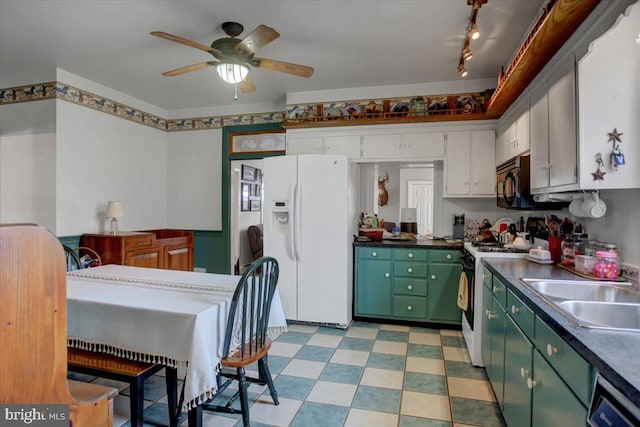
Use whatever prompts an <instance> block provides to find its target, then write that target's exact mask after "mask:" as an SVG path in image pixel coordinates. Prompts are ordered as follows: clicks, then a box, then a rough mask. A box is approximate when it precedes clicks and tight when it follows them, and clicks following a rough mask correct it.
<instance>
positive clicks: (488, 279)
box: [482, 267, 493, 289]
mask: <svg viewBox="0 0 640 427" xmlns="http://www.w3.org/2000/svg"><path fill="white" fill-rule="evenodd" d="M482 281H483V282H484V285H485V286H486V287H487V288H489V289H491V286H492V281H493V274H492V273H491V271H489V269H488V268H487V267H483V268H482Z"/></svg>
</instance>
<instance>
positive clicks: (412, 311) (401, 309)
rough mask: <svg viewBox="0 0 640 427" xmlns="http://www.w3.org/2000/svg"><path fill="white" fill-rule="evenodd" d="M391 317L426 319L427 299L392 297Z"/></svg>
mask: <svg viewBox="0 0 640 427" xmlns="http://www.w3.org/2000/svg"><path fill="white" fill-rule="evenodd" d="M393 316H394V317H408V318H411V319H425V318H426V317H427V299H426V298H424V297H410V296H394V297H393Z"/></svg>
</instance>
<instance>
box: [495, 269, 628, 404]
mask: <svg viewBox="0 0 640 427" xmlns="http://www.w3.org/2000/svg"><path fill="white" fill-rule="evenodd" d="M483 262H484V264H485V265H487V266H488V267H489V268H490V269H491V270H492V271H493V272H494V274H496V275H497V276H498V277H499V278H500V279H501V280H502V281H503V282H505V284H506V285H507V286H508V287H509V288H510V289H511V290H513V291H514V293H515V294H517V295H518V296H519V297H520V298H522V299H523V301H524V302H525V303H528V305H529V306H530V307H531V308H532V309H533V310H534V312H535V313H536V314H537V315H538V316H539V317H540V318H541V319H542V320H544V321H545V323H547V324H548V325H549V326H550V327H551V328H552V329H553V330H554V331H556V332H557V333H558V334H559V335H560V336H561V337H563V338H564V340H565V341H566V342H567V343H569V345H571V347H573V348H574V349H575V350H576V351H577V352H578V353H580V354H581V355H582V357H584V358H585V360H587V361H588V362H589V363H591V364H592V365H593V367H594V368H595V369H596V370H597V371H598V372H600V373H601V374H602V375H603V376H604V377H605V378H607V379H608V380H609V381H610V382H611V383H612V384H613V385H615V386H616V387H617V388H618V389H619V390H620V391H621V392H622V393H623V394H624V395H625V396H627V397H628V398H629V399H630V400H631V401H632V402H633V403H634V404H635V405H636V406H640V332H623V331H612V330H601V329H588V328H583V327H580V326H578V325H577V324H576V323H574V322H573V321H572V320H569V318H567V317H565V315H564V314H561V312H560V311H558V310H559V309H557V308H555V306H554V305H552V304H550V303H548V302H546V301H545V300H544V299H542V298H540V297H539V296H538V294H536V293H535V292H533V291H532V290H530V288H529V287H527V286H526V285H524V284H523V283H522V282H520V281H519V280H518V279H520V278H536V279H563V280H588V279H582V278H581V277H579V276H577V275H575V274H572V273H571V272H568V271H565V270H562V269H560V268H558V267H554V266H552V265H540V264H535V263H533V262H530V261H527V260H514V259H511V260H508V259H500V258H485V259H483Z"/></svg>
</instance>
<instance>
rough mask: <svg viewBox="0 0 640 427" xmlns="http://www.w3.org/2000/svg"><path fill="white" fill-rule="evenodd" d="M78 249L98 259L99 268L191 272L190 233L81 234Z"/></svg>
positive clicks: (130, 232) (166, 230) (155, 231)
mask: <svg viewBox="0 0 640 427" xmlns="http://www.w3.org/2000/svg"><path fill="white" fill-rule="evenodd" d="M80 246H87V247H89V248H91V249H93V250H95V251H96V252H98V254H99V255H100V258H101V259H102V264H120V265H132V266H135V267H149V268H164V269H168V270H187V271H193V231H183V230H168V229H161V230H145V231H121V232H120V233H119V234H117V235H113V234H83V235H82V237H81V238H80Z"/></svg>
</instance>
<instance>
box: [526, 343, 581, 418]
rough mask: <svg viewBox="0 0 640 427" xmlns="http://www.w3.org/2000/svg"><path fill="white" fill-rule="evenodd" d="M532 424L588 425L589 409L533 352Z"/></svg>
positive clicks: (545, 362) (536, 352) (541, 358)
mask: <svg viewBox="0 0 640 427" xmlns="http://www.w3.org/2000/svg"><path fill="white" fill-rule="evenodd" d="M530 385H531V387H532V390H533V401H532V408H531V425H532V427H554V426H557V427H569V426H586V425H587V409H586V408H585V407H584V406H582V403H580V400H578V398H577V397H576V396H575V395H574V394H573V393H572V392H571V390H570V389H569V387H567V385H566V384H565V383H564V382H563V381H562V380H561V379H560V377H559V376H558V374H556V372H555V371H554V370H553V368H552V367H551V365H549V363H548V362H547V361H546V360H545V359H544V357H542V356H541V355H540V353H539V352H538V351H537V350H535V351H534V352H533V381H532V382H530Z"/></svg>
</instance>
